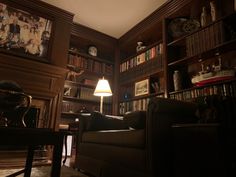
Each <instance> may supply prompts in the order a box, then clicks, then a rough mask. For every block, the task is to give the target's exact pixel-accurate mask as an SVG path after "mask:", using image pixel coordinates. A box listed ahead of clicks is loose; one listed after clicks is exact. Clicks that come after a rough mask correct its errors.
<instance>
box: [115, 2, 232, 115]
mask: <svg viewBox="0 0 236 177" xmlns="http://www.w3.org/2000/svg"><path fill="white" fill-rule="evenodd" d="M210 2H211V3H212V2H213V3H212V4H214V5H213V6H214V12H211V11H212V9H211V5H210V4H211V3H210ZM234 5H235V1H234V0H229V1H227V2H225V1H223V0H211V1H205V0H199V1H197V0H183V1H177V0H173V1H167V2H166V3H165V4H164V5H163V6H162V7H161V8H159V9H157V10H156V11H155V12H153V13H152V14H151V15H150V16H149V17H147V18H146V19H144V20H143V21H142V22H140V23H139V24H137V25H136V26H135V27H133V28H132V29H131V30H130V31H128V32H127V33H126V34H125V35H124V36H122V37H121V38H120V39H119V54H118V58H117V60H118V62H117V64H116V67H117V70H118V72H117V75H118V76H117V77H116V78H117V82H118V88H119V89H117V91H118V92H119V96H118V98H117V103H118V104H117V107H118V111H117V113H118V114H124V113H125V112H127V111H135V110H146V108H147V104H148V102H149V100H150V99H151V98H152V97H157V96H158V97H169V98H172V99H178V100H185V101H192V100H193V99H195V98H197V97H199V96H207V95H213V94H218V95H223V96H233V97H235V96H236V88H235V80H236V79H235V70H236V60H235V57H236V52H235V49H236V47H235V46H236V45H235V44H236V43H235V42H236V25H235V24H234V23H233V22H234V21H235V20H236V12H235V9H234ZM203 7H205V9H206V14H205V15H206V16H205V18H206V21H205V23H204V24H202V22H201V18H202V17H201V16H202V9H203ZM214 14H215V15H214ZM213 15H214V17H215V18H212V16H213ZM138 41H142V42H143V44H144V45H145V46H146V48H144V49H143V50H141V51H138V52H136V50H135V49H136V46H137V42H138ZM153 51H155V52H154V53H153ZM175 71H178V73H179V74H180V79H179V80H180V86H181V87H180V88H179V89H178V90H175V87H174V85H175V84H174V79H173V74H174V73H175ZM201 71H204V72H201ZM221 71H222V72H221ZM227 72H228V73H230V72H231V74H232V72H233V73H234V74H232V75H231V76H230V77H228V76H227V77H224V76H225V75H224V74H226V73H227ZM199 73H201V74H206V75H204V77H206V76H207V74H209V75H212V76H217V77H218V74H219V73H220V74H223V77H218V78H217V79H212V80H210V79H209V80H208V81H207V82H195V81H194V79H193V78H195V80H196V78H197V77H196V76H198V75H199ZM209 75H208V77H209ZM145 79H148V80H149V92H148V94H145V95H141V96H135V83H137V82H139V81H142V80H145Z"/></svg>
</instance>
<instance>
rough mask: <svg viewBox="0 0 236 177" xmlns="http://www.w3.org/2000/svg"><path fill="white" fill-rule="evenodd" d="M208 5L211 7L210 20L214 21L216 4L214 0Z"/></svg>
mask: <svg viewBox="0 0 236 177" xmlns="http://www.w3.org/2000/svg"><path fill="white" fill-rule="evenodd" d="M210 7H211V21H213V22H214V21H216V13H217V12H216V4H215V2H214V1H211V2H210Z"/></svg>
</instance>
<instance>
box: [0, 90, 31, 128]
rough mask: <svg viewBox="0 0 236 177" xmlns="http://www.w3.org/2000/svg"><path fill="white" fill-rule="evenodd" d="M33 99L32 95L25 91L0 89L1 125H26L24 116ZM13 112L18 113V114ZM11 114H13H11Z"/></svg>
mask: <svg viewBox="0 0 236 177" xmlns="http://www.w3.org/2000/svg"><path fill="white" fill-rule="evenodd" d="M31 100H32V97H31V96H30V95H27V94H25V93H23V92H16V91H11V90H4V89H0V122H1V123H0V126H4V127H26V124H25V121H24V117H25V115H26V113H27V112H28V110H29V108H30V105H31ZM19 111H21V113H19ZM12 113H17V116H15V115H14V114H12ZM18 113H19V114H18ZM11 114H12V115H13V116H9V115H11Z"/></svg>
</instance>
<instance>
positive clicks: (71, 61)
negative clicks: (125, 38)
mask: <svg viewBox="0 0 236 177" xmlns="http://www.w3.org/2000/svg"><path fill="white" fill-rule="evenodd" d="M90 37H91V38H92V39H90ZM107 40H108V41H107ZM110 40H111V41H112V39H110V38H109V37H108V36H105V35H103V34H100V33H99V32H95V31H93V30H92V29H89V28H87V27H83V26H81V25H78V24H73V25H72V32H71V40H70V46H69V50H68V55H67V64H66V66H67V70H68V72H67V74H66V77H65V83H64V91H63V100H62V104H61V121H60V124H70V123H72V122H74V121H75V119H78V118H79V115H80V114H81V113H84V112H92V111H95V110H96V111H99V105H100V104H99V103H100V97H97V96H94V95H93V92H94V89H95V87H96V84H97V82H98V79H99V78H102V77H105V78H106V79H108V80H109V82H110V83H112V81H113V75H114V74H113V72H114V62H113V58H114V56H112V54H113V53H110V51H113V50H114V49H110V48H109V47H110V46H113V44H112V45H111V44H110ZM104 41H105V42H104ZM108 43H109V44H108ZM90 46H95V47H96V48H97V54H96V55H91V54H89V47H90ZM108 46H109V47H108ZM111 103H112V97H109V98H105V99H104V109H103V110H104V113H105V114H112V104H111Z"/></svg>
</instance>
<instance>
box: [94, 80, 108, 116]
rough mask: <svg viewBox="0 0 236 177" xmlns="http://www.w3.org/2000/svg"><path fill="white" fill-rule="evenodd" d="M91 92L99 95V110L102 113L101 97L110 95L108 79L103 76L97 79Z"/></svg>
mask: <svg viewBox="0 0 236 177" xmlns="http://www.w3.org/2000/svg"><path fill="white" fill-rule="evenodd" d="M93 94H94V95H95V96H101V101H100V112H101V113H102V106H103V97H104V96H111V95H112V92H111V88H110V85H109V82H108V80H106V79H104V78H102V79H99V80H98V83H97V86H96V88H95V91H94V93H93Z"/></svg>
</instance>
